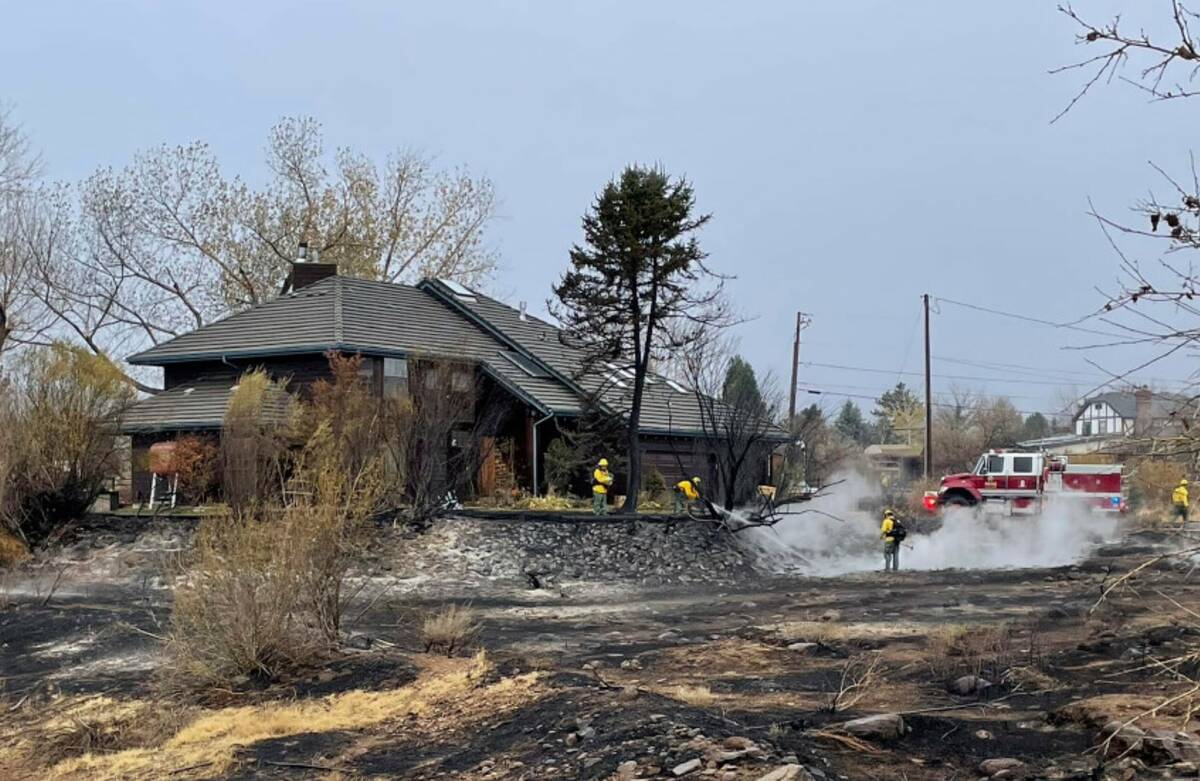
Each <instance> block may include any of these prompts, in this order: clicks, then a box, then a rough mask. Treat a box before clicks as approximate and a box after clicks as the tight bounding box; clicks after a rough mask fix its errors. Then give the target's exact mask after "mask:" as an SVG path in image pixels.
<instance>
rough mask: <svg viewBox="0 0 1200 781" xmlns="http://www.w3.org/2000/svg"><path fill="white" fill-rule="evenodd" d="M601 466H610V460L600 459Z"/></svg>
mask: <svg viewBox="0 0 1200 781" xmlns="http://www.w3.org/2000/svg"><path fill="white" fill-rule="evenodd" d="M600 466H608V459H607V458H602V459H600Z"/></svg>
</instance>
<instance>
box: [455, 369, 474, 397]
mask: <svg viewBox="0 0 1200 781" xmlns="http://www.w3.org/2000/svg"><path fill="white" fill-rule="evenodd" d="M450 390H452V391H454V392H455V393H466V392H467V391H469V390H471V372H469V371H467V370H465V369H463V370H461V371H456V372H454V374H453V376H451V377H450Z"/></svg>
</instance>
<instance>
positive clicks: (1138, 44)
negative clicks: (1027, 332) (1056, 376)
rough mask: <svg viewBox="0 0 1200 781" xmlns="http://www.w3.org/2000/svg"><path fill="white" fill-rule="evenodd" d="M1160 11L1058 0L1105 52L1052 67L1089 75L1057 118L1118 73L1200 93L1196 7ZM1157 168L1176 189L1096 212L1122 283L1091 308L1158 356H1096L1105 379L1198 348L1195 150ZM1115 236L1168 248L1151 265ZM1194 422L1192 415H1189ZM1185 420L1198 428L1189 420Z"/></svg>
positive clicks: (1154, 86)
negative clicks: (1175, 167)
mask: <svg viewBox="0 0 1200 781" xmlns="http://www.w3.org/2000/svg"><path fill="white" fill-rule="evenodd" d="M1162 9H1163V10H1161V11H1152V12H1150V13H1147V14H1144V16H1143V18H1142V19H1139V20H1138V21H1137V22H1136V23H1137V24H1138V25H1139V26H1138V28H1137V32H1136V33H1131V32H1129V30H1130V29H1131V28H1130V27H1129V26H1128V25H1129V23H1128V22H1127V21H1126V20H1124V19H1123V18H1122V17H1117V18H1115V19H1113V20H1111V21H1109V22H1107V23H1103V24H1098V23H1096V22H1094V21H1091V20H1086V19H1084V18H1083V17H1082V16H1080V15H1079V14H1078V13H1077V12H1076V11H1075V10H1074V9H1073V8H1071V7H1070V6H1060V8H1059V10H1060V11H1061V12H1062V13H1063V14H1065V15H1066V16H1067V17H1068V18H1069V19H1071V21H1072V22H1073V23H1074V24H1075V25H1077V29H1078V32H1077V35H1076V42H1077V43H1078V44H1080V45H1085V46H1089V47H1095V48H1098V49H1099V52H1098V53H1096V54H1095V55H1093V56H1091V57H1087V58H1084V59H1082V60H1080V61H1078V62H1075V63H1072V64H1069V65H1066V66H1063V67H1062V68H1058V69H1056V70H1055V72H1056V73H1063V72H1075V71H1082V72H1084V73H1085V74H1086V79H1085V81H1084V83H1083V85H1082V87H1081V88H1080V90H1079V91H1078V93H1077V94H1076V96H1075V97H1074V98H1073V99H1072V100H1071V101H1070V103H1069V104H1068V105H1067V106H1066V107H1065V108H1064V109H1063V111H1062V112H1061V113H1060V114H1059V116H1058V117H1056V119H1058V118H1061V117H1062V116H1064V115H1065V114H1067V113H1068V112H1069V111H1070V109H1071V108H1072V107H1073V106H1074V105H1075V104H1076V103H1077V102H1078V101H1079V100H1080V99H1082V98H1083V97H1084V96H1085V95H1087V94H1088V93H1089V92H1090V91H1091V89H1092V88H1093V87H1094V86H1095V85H1097V84H1100V83H1103V82H1107V81H1111V80H1113V79H1114V78H1119V79H1120V80H1121V81H1122V82H1124V83H1126V84H1129V85H1132V86H1133V87H1134V88H1136V89H1138V90H1140V91H1142V92H1144V93H1145V94H1147V95H1148V96H1149V97H1150V98H1151V99H1152V100H1153V101H1165V100H1177V99H1187V98H1191V97H1195V96H1196V95H1197V94H1200V91H1198V90H1196V89H1195V88H1194V87H1193V86H1192V83H1193V82H1194V80H1195V77H1196V75H1197V69H1198V68H1200V39H1198V38H1197V37H1196V36H1195V35H1194V34H1193V32H1192V30H1191V26H1192V24H1194V23H1195V22H1196V21H1197V18H1198V17H1197V14H1196V13H1195V12H1194V11H1192V10H1190V9H1188V8H1187V7H1186V6H1185V5H1184V4H1183V3H1182V2H1180V0H1171V2H1170V3H1169V4H1164V5H1163V6H1162ZM1138 10H1141V9H1140V8H1139V9H1138ZM1148 30H1149V31H1148ZM1131 63H1136V65H1135V67H1134V68H1133V69H1132V70H1127V69H1126V66H1127V65H1129V64H1131ZM1151 167H1152V168H1153V169H1154V170H1155V172H1156V173H1157V175H1158V176H1160V177H1161V179H1162V181H1163V182H1164V183H1165V184H1166V188H1167V191H1168V193H1169V194H1168V195H1165V196H1159V195H1157V194H1155V193H1153V192H1151V193H1150V194H1149V195H1148V196H1147V197H1145V198H1143V199H1140V200H1137V201H1135V203H1134V211H1135V213H1137V214H1139V215H1140V217H1139V218H1138V220H1137V221H1136V222H1131V221H1124V220H1115V219H1112V218H1110V217H1108V216H1105V215H1103V214H1101V213H1100V212H1099V211H1097V210H1096V209H1095V208H1093V209H1092V210H1091V214H1092V216H1093V217H1094V218H1095V219H1096V220H1097V222H1098V224H1099V225H1100V227H1101V229H1102V230H1103V231H1104V234H1105V236H1106V237H1107V238H1108V239H1109V242H1110V244H1111V245H1112V247H1113V249H1114V251H1115V252H1116V253H1117V255H1118V257H1119V259H1120V272H1121V276H1120V278H1119V281H1118V282H1117V284H1116V286H1115V287H1113V288H1112V289H1107V290H1105V289H1102V290H1101V291H1100V292H1101V293H1102V294H1103V296H1104V298H1105V299H1106V300H1105V303H1104V304H1103V306H1102V307H1100V308H1099V309H1098V311H1096V312H1094V313H1093V314H1092V316H1093V317H1094V318H1096V319H1098V320H1100V321H1101V322H1103V323H1105V324H1107V325H1109V326H1111V327H1112V328H1113V329H1115V330H1114V331H1113V333H1114V337H1113V338H1114V341H1113V342H1110V343H1111V344H1132V345H1145V346H1149V347H1153V348H1154V349H1155V354H1154V355H1152V356H1151V357H1149V358H1148V359H1147V360H1145V361H1143V362H1142V363H1140V364H1139V365H1137V366H1134V367H1133V368H1131V369H1128V370H1124V371H1110V370H1107V369H1104V367H1102V366H1100V365H1099V364H1095V362H1093V363H1094V364H1095V365H1096V366H1097V368H1101V369H1104V371H1105V372H1106V373H1107V374H1109V375H1110V378H1111V379H1110V380H1109V381H1108V382H1105V383H1103V384H1102V385H1101V386H1099V387H1103V386H1104V385H1107V384H1110V383H1111V382H1119V381H1122V380H1125V379H1126V378H1127V377H1129V376H1130V375H1132V374H1133V373H1134V372H1137V371H1139V370H1141V369H1144V368H1146V367H1148V366H1150V365H1151V364H1154V363H1156V362H1158V361H1161V360H1163V359H1164V358H1166V357H1168V356H1170V355H1173V354H1175V353H1177V352H1179V351H1181V350H1184V349H1187V348H1189V347H1191V346H1194V344H1195V342H1196V340H1197V339H1198V338H1200V322H1198V321H1197V317H1198V316H1200V307H1197V305H1196V301H1195V299H1196V295H1197V281H1198V277H1197V273H1196V270H1195V268H1194V263H1193V261H1192V260H1191V259H1190V258H1189V257H1188V256H1187V255H1185V254H1181V253H1185V252H1186V251H1187V250H1193V251H1194V250H1196V249H1200V169H1198V168H1197V165H1196V161H1195V157H1194V155H1193V156H1192V164H1191V167H1190V168H1191V170H1190V171H1188V172H1187V174H1186V175H1185V176H1175V175H1172V174H1169V173H1168V172H1167V171H1166V170H1164V169H1163V168H1162V167H1160V166H1158V165H1156V164H1154V163H1151ZM1118 236H1124V237H1129V238H1139V239H1145V240H1148V241H1159V242H1163V243H1165V246H1164V247H1163V249H1164V252H1163V254H1162V255H1161V256H1160V257H1159V258H1158V259H1157V261H1156V262H1154V263H1150V264H1145V263H1143V262H1141V261H1139V260H1138V259H1136V258H1134V257H1131V256H1130V255H1129V254H1127V253H1126V251H1125V250H1124V249H1123V248H1122V247H1121V246H1120V245H1119V244H1118V241H1117V237H1118ZM1148 305H1154V306H1148ZM1097 389H1098V388H1094V389H1092V390H1089V391H1087V392H1085V393H1084V394H1083V395H1084V396H1087V395H1090V393H1092V392H1094V390H1097ZM1194 400H1195V399H1194V398H1193V399H1191V400H1190V401H1194ZM1192 406H1194V405H1192ZM1195 422H1197V421H1196V420H1195V418H1194V417H1193V420H1191V421H1190V423H1192V424H1194V423H1195ZM1185 428H1186V429H1189V430H1191V431H1197V430H1200V429H1197V428H1196V427H1195V426H1194V425H1190V426H1189V425H1188V424H1185ZM1190 439H1191V440H1193V444H1190V445H1187V446H1185V447H1184V448H1182V450H1187V451H1190V452H1192V453H1194V454H1195V456H1196V466H1197V467H1200V440H1196V438H1195V437H1194V436H1192V437H1190Z"/></svg>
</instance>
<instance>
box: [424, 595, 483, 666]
mask: <svg viewBox="0 0 1200 781" xmlns="http://www.w3.org/2000/svg"><path fill="white" fill-rule="evenodd" d="M478 632H479V624H478V622H477V621H476V619H475V611H474V610H472V609H471V608H470V606H466V605H448V606H446V607H445V608H443V609H442V610H441V611H439V612H438V613H436V614H435V615H432V616H430V617H428V618H426V619H425V623H424V624H422V626H421V638H422V641H423V642H424V644H425V653H430V652H431V651H438V652H441V653H444V654H446V656H454V654H455V652H457V651H459V650H462V649H463V648H464V647H465V646H466V645H467V644H468V643H470V642H471V640H473V639H474V638H475V636H476V635H477V634H478Z"/></svg>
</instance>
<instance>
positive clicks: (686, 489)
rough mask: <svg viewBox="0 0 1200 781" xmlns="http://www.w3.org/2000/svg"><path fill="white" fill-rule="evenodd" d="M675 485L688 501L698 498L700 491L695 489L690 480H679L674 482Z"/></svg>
mask: <svg viewBox="0 0 1200 781" xmlns="http://www.w3.org/2000/svg"><path fill="white" fill-rule="evenodd" d="M675 487H676V488H678V489H679V492H680V493H682V494H683V495H684V496H685V497H687V500H688V501H689V502H694V501H696V500H697V499H699V498H700V492H699V491H697V490H696V486H694V485H692V481H691V480H680V481H679V482H678V483H676V484H675Z"/></svg>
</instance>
